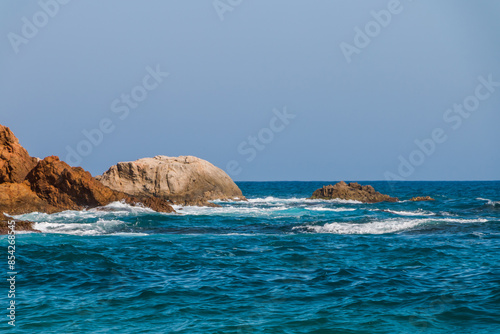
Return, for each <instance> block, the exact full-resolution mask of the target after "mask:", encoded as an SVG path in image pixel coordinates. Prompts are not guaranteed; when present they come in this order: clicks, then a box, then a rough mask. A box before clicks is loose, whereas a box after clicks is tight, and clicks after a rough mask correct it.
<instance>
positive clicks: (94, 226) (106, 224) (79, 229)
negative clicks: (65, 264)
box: [33, 219, 125, 236]
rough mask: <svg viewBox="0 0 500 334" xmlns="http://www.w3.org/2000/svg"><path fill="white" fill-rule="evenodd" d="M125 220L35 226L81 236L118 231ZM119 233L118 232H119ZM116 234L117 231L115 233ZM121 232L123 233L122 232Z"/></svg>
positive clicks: (35, 226)
mask: <svg viewBox="0 0 500 334" xmlns="http://www.w3.org/2000/svg"><path fill="white" fill-rule="evenodd" d="M124 224H125V222H122V221H120V220H116V219H111V220H104V219H99V220H98V221H97V222H95V223H50V222H40V223H35V224H34V226H33V227H34V228H35V229H36V230H39V231H40V232H42V233H58V234H71V235H80V236H95V235H109V234H113V233H114V232H117V230H118V227H120V226H122V225H124ZM117 233H118V232H117ZM115 234H116V233H115ZM120 234H123V232H122V233H120Z"/></svg>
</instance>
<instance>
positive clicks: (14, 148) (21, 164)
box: [0, 125, 38, 183]
mask: <svg viewBox="0 0 500 334" xmlns="http://www.w3.org/2000/svg"><path fill="white" fill-rule="evenodd" d="M37 160H38V159H37V158H32V157H30V155H29V154H28V152H27V151H26V150H25V149H24V147H22V146H21V145H20V144H19V140H18V139H17V138H16V136H14V134H13V133H12V131H11V130H10V129H9V128H8V127H6V126H3V125H0V183H5V182H14V183H17V182H23V180H24V178H25V177H26V175H27V174H28V173H29V171H30V170H31V169H32V168H33V167H35V165H36V163H37Z"/></svg>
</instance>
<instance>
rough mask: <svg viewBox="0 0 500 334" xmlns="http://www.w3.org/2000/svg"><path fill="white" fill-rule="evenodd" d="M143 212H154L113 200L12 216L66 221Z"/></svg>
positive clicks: (23, 218)
mask: <svg viewBox="0 0 500 334" xmlns="http://www.w3.org/2000/svg"><path fill="white" fill-rule="evenodd" d="M144 213H156V212H155V211H153V210H151V209H150V208H146V207H144V206H131V205H129V204H126V203H124V202H113V203H110V204H108V205H106V206H103V207H99V208H93V209H89V210H81V211H74V210H68V211H62V212H58V213H53V214H47V213H41V212H32V213H28V214H24V215H17V216H14V218H16V219H20V220H29V221H33V222H43V221H46V222H54V221H68V220H76V219H97V218H110V217H116V216H118V217H126V216H137V215H139V214H144Z"/></svg>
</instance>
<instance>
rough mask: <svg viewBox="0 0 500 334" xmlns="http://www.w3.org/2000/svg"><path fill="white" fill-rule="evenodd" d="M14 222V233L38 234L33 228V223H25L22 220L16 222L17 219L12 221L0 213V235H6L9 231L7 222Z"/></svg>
mask: <svg viewBox="0 0 500 334" xmlns="http://www.w3.org/2000/svg"><path fill="white" fill-rule="evenodd" d="M11 221H15V225H14V228H13V230H14V231H15V232H17V231H31V232H40V231H37V230H35V229H34V228H33V223H32V222H26V221H23V220H17V219H12V218H10V217H7V216H6V215H4V214H3V213H0V234H8V233H9V231H10V230H11V229H10V228H9V222H11Z"/></svg>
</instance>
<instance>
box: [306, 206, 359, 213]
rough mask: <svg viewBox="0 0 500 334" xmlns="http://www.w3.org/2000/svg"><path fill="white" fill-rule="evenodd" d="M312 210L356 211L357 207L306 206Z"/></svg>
mask: <svg viewBox="0 0 500 334" xmlns="http://www.w3.org/2000/svg"><path fill="white" fill-rule="evenodd" d="M305 209H306V210H310V211H332V212H346V211H356V209H350V208H325V207H323V206H318V207H311V208H305Z"/></svg>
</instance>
